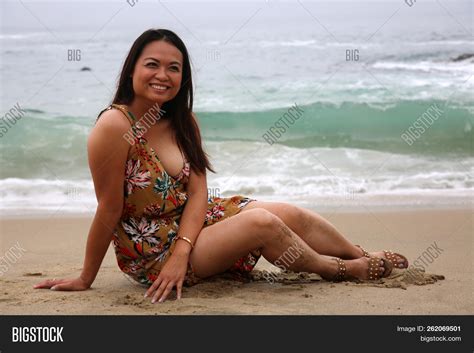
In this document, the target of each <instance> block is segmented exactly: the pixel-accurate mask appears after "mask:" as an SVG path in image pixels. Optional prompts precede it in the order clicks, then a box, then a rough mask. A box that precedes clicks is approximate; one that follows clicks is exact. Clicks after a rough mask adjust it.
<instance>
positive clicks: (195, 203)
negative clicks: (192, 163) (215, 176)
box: [173, 171, 207, 257]
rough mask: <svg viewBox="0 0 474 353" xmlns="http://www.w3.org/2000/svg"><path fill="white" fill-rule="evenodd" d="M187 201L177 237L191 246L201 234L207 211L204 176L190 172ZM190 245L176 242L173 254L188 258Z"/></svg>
mask: <svg viewBox="0 0 474 353" xmlns="http://www.w3.org/2000/svg"><path fill="white" fill-rule="evenodd" d="M187 192H188V201H187V202H186V206H185V207H184V211H183V215H182V216H181V221H180V224H179V230H178V236H181V237H186V238H188V239H190V240H191V242H192V243H193V244H195V243H196V239H197V237H198V235H199V233H200V232H201V229H202V227H203V225H204V220H205V218H206V211H207V181H206V174H199V175H198V174H196V173H195V172H194V171H192V172H191V175H190V177H189V181H188V186H187ZM190 253H191V245H190V244H188V243H187V242H185V241H178V242H177V243H176V247H175V248H174V252H173V254H182V255H186V257H188V256H189V254H190Z"/></svg>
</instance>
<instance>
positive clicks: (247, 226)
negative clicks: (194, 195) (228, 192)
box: [189, 209, 276, 278]
mask: <svg viewBox="0 0 474 353" xmlns="http://www.w3.org/2000/svg"><path fill="white" fill-rule="evenodd" d="M275 220H276V218H275V216H274V215H273V214H272V213H270V212H268V211H266V210H263V209H255V210H248V211H247V212H240V213H238V214H236V215H234V216H232V217H229V218H226V219H224V220H223V221H220V222H217V223H215V224H213V225H211V226H208V227H205V228H203V229H202V230H201V232H200V233H199V236H198V238H197V240H196V244H195V245H194V249H193V251H192V252H191V256H190V259H189V260H190V262H191V265H192V266H193V269H194V272H195V274H196V276H198V277H201V278H205V277H209V276H212V275H215V274H218V273H222V272H224V271H226V270H227V269H229V268H230V267H231V266H232V265H233V264H234V263H235V261H236V260H237V259H239V258H240V257H242V256H244V255H247V254H248V253H249V252H250V251H252V250H255V249H261V248H262V247H263V246H264V245H265V241H266V240H267V239H269V236H268V234H269V232H270V231H271V230H272V224H274V223H275Z"/></svg>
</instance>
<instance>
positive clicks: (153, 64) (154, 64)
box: [146, 63, 156, 67]
mask: <svg viewBox="0 0 474 353" xmlns="http://www.w3.org/2000/svg"><path fill="white" fill-rule="evenodd" d="M146 66H150V67H152V66H156V63H148V64H146Z"/></svg>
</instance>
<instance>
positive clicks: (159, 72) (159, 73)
mask: <svg viewBox="0 0 474 353" xmlns="http://www.w3.org/2000/svg"><path fill="white" fill-rule="evenodd" d="M155 77H156V78H157V79H159V80H167V79H168V75H167V74H166V69H165V68H164V67H160V68H159V69H158V70H156V73H155Z"/></svg>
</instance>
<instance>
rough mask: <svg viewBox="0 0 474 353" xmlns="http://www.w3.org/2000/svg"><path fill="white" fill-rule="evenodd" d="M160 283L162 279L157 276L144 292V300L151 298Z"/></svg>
mask: <svg viewBox="0 0 474 353" xmlns="http://www.w3.org/2000/svg"><path fill="white" fill-rule="evenodd" d="M162 281H163V279H162V278H161V277H160V276H158V278H157V279H156V280H155V282H153V283H152V285H151V286H150V288H148V290H147V291H146V293H145V298H147V297H152V296H153V293H154V292H155V291H156V290H157V289H158V287H159V286H160V284H161V282H162Z"/></svg>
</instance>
